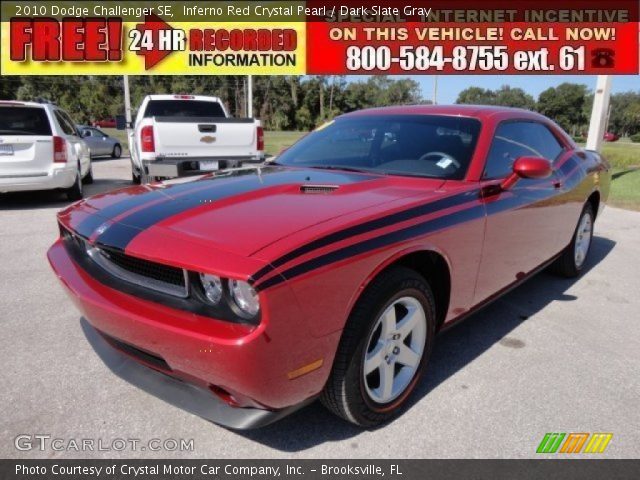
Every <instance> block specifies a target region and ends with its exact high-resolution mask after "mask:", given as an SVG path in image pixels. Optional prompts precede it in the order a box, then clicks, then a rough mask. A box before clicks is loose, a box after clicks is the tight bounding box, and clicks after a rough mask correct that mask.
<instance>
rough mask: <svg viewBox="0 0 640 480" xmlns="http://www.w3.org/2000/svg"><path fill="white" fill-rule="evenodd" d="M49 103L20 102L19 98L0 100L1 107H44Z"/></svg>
mask: <svg viewBox="0 0 640 480" xmlns="http://www.w3.org/2000/svg"><path fill="white" fill-rule="evenodd" d="M47 105H52V104H50V103H39V102H22V101H20V100H0V106H1V107H39V108H45V107H46V106H47Z"/></svg>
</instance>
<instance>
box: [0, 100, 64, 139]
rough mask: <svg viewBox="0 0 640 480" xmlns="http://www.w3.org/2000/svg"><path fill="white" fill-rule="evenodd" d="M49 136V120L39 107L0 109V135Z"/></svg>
mask: <svg viewBox="0 0 640 480" xmlns="http://www.w3.org/2000/svg"><path fill="white" fill-rule="evenodd" d="M11 134H13V135H51V125H50V124H49V118H48V117H47V113H46V112H45V111H44V109H43V108H39V107H2V110H0V135H11Z"/></svg>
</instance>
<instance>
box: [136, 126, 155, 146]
mask: <svg viewBox="0 0 640 480" xmlns="http://www.w3.org/2000/svg"><path fill="white" fill-rule="evenodd" d="M140 143H141V144H142V151H143V152H155V151H156V143H155V141H154V139H153V126H151V125H147V126H146V127H142V130H140Z"/></svg>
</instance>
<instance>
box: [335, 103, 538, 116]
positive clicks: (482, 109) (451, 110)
mask: <svg viewBox="0 0 640 480" xmlns="http://www.w3.org/2000/svg"><path fill="white" fill-rule="evenodd" d="M504 113H507V114H512V115H513V116H514V117H529V118H545V117H543V116H542V115H540V114H538V113H535V112H532V111H530V110H525V109H523V108H511V107H501V106H494V105H399V106H392V107H377V108H366V109H364V110H357V111H355V112H351V113H347V114H344V115H341V116H340V117H338V118H348V117H359V116H367V115H448V116H460V117H471V118H478V119H484V118H489V117H491V116H493V115H497V114H504Z"/></svg>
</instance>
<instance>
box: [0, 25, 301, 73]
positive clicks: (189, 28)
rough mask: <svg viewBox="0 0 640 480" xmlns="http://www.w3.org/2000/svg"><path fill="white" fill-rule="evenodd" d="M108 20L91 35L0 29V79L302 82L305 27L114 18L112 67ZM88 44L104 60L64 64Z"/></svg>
mask: <svg viewBox="0 0 640 480" xmlns="http://www.w3.org/2000/svg"><path fill="white" fill-rule="evenodd" d="M3 20H6V17H5V18H3ZM14 20H18V21H16V22H14ZM110 20H113V17H110V18H106V17H105V18H104V19H102V21H103V23H102V24H99V25H95V26H94V27H95V28H92V27H91V26H90V25H88V23H84V24H83V19H82V18H78V19H65V20H64V21H62V20H56V19H53V18H49V19H48V22H49V24H48V25H45V24H44V21H45V19H44V18H42V17H32V18H20V19H15V17H14V19H13V20H12V22H9V21H3V22H1V23H0V28H1V32H0V34H1V39H0V46H1V50H0V52H1V53H0V68H1V72H2V75H123V74H130V75H249V74H255V75H302V74H304V73H305V70H306V25H305V23H304V22H292V21H281V22H273V21H269V22H266V21H265V22H255V23H246V22H221V23H218V22H215V23H213V22H212V23H208V22H166V21H165V20H163V19H161V18H160V17H157V16H154V17H147V20H146V21H145V22H120V20H119V19H117V20H116V22H117V23H118V25H117V26H116V27H117V28H119V29H120V34H119V35H120V39H119V40H120V42H119V45H120V47H121V49H120V52H119V53H118V52H116V56H118V55H119V56H120V58H117V59H115V60H114V59H111V58H112V55H113V54H114V52H113V50H111V51H109V45H110V43H111V40H110V38H109V36H110V35H113V28H108V27H114V25H108V23H109V21H110ZM97 21H98V23H99V22H100V19H98V20H97ZM64 22H72V23H71V24H67V25H63V24H64ZM12 23H14V24H13V25H12ZM56 24H57V26H56ZM52 29H53V31H52ZM87 32H90V33H87ZM89 44H91V45H89ZM87 45H89V46H90V47H91V48H89V50H91V51H93V52H94V53H93V55H94V58H95V55H96V53H95V51H96V50H97V51H98V52H99V53H100V52H104V53H103V55H104V56H105V57H106V58H105V59H104V60H99V61H92V60H90V59H87V58H79V59H74V60H69V58H75V57H78V56H82V55H86V52H83V49H85V50H86V49H87ZM21 56H23V57H24V58H20V57H21ZM89 58H91V56H89Z"/></svg>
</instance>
